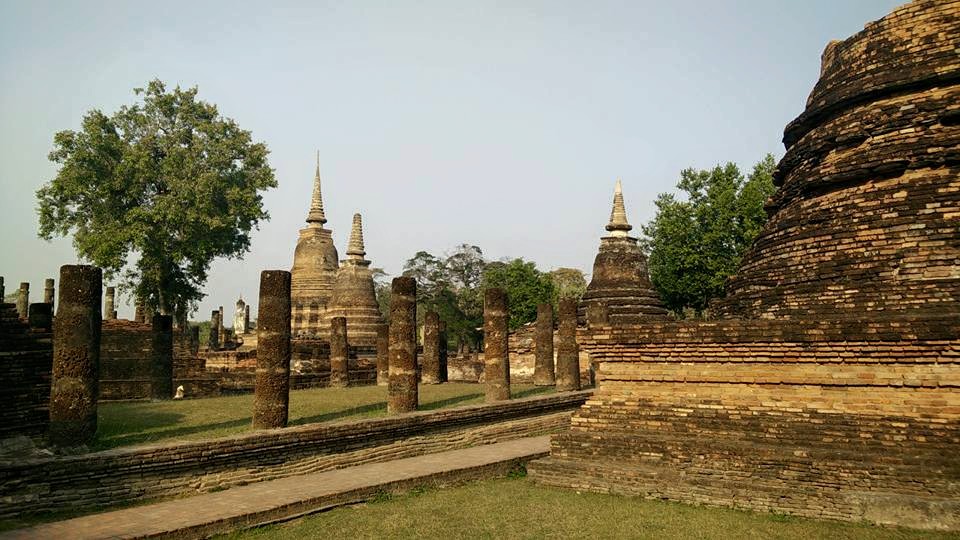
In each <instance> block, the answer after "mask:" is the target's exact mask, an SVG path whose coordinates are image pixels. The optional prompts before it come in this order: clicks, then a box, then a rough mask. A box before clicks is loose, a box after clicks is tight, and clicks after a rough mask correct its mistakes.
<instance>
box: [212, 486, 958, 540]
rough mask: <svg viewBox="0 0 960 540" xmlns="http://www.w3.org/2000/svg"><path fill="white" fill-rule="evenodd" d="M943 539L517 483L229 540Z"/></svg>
mask: <svg viewBox="0 0 960 540" xmlns="http://www.w3.org/2000/svg"><path fill="white" fill-rule="evenodd" d="M958 537H960V536H957V535H950V534H946V533H930V532H921V531H913V530H908V529H892V528H883V527H875V526H870V525H865V524H860V523H843V522H835V521H819V520H813V519H801V518H794V517H789V516H783V515H779V514H760V513H753V512H745V511H740V510H733V509H728V508H710V507H698V506H688V505H684V504H679V503H671V502H663V501H647V500H643V499H639V498H635V497H621V496H616V495H603V494H597V493H578V492H576V491H572V490H564V489H557V488H549V487H543V486H538V485H537V484H534V483H533V482H532V481H531V480H529V479H527V478H525V477H522V475H516V476H515V477H513V478H506V479H502V478H501V479H494V480H484V481H480V482H473V483H470V484H466V485H462V486H458V487H452V488H446V489H418V490H413V491H411V492H409V493H406V494H403V495H396V496H390V495H384V496H382V497H380V498H379V499H376V500H374V501H372V502H369V503H365V504H360V505H355V506H348V507H341V508H336V509H334V510H330V511H328V512H324V513H320V514H316V515H313V516H310V517H306V518H303V519H299V520H296V521H293V522H290V523H285V524H281V525H274V526H270V527H263V528H258V529H252V530H248V531H244V532H238V533H234V534H231V535H228V536H226V537H221V538H228V539H233V540H261V539H262V540H267V539H271V540H272V539H295V538H378V539H379V538H444V539H448V538H471V539H474V538H530V539H534V538H631V539H634V538H656V539H662V538H684V539H686V538H691V539H692V538H696V539H712V538H717V539H721V538H722V539H729V538H736V539H754V538H755V539H769V538H778V539H800V540H812V539H820V538H823V539H831V540H833V539H845V538H849V539H887V538H891V539H892V538H896V539H910V538H927V539H939V538H958Z"/></svg>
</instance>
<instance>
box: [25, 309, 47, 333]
mask: <svg viewBox="0 0 960 540" xmlns="http://www.w3.org/2000/svg"><path fill="white" fill-rule="evenodd" d="M27 323H28V324H29V325H30V328H33V329H35V330H41V331H44V332H49V331H50V329H51V328H52V327H53V305H52V304H48V303H46V302H43V303H40V304H30V314H29V315H28V316H27Z"/></svg>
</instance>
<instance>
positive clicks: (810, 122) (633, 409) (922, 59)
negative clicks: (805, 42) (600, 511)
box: [528, 1, 960, 529]
mask: <svg viewBox="0 0 960 540" xmlns="http://www.w3.org/2000/svg"><path fill="white" fill-rule="evenodd" d="M958 17H960V3H958V2H935V1H918V2H913V3H911V4H908V5H906V6H903V7H901V8H898V9H896V10H895V11H893V12H892V13H891V14H890V15H888V16H886V17H884V18H882V19H880V20H878V21H875V22H872V23H869V24H867V25H866V27H865V28H864V30H863V31H861V32H859V33H857V34H855V35H853V36H852V37H850V38H848V39H846V40H843V41H835V42H831V43H830V44H829V45H827V47H826V50H825V51H824V53H823V59H822V60H823V65H822V72H821V76H820V80H819V82H818V83H817V84H816V86H815V87H814V90H813V92H812V94H811V95H810V98H809V100H808V102H807V108H806V110H805V111H804V112H803V113H802V114H801V115H800V116H799V117H798V118H797V119H796V120H794V121H793V122H791V123H790V124H789V125H788V126H787V128H786V130H785V134H784V144H785V145H786V148H787V152H786V155H785V156H784V157H783V159H782V160H781V161H780V163H779V165H778V167H777V169H776V172H775V184H776V185H777V186H778V188H779V189H778V190H777V192H776V194H775V195H774V196H773V197H772V198H771V200H770V201H769V202H768V205H767V211H768V213H769V215H770V219H769V221H768V222H767V224H766V225H765V227H764V229H763V231H762V232H761V234H760V236H759V237H758V238H757V240H756V241H755V242H754V244H753V246H752V247H751V248H750V249H749V251H748V252H747V253H746V255H745V257H744V258H743V260H742V263H741V265H740V268H739V270H738V272H737V273H736V275H735V276H733V277H732V278H731V279H730V280H729V281H728V283H727V294H726V297H725V298H723V299H722V300H720V301H718V302H716V304H715V305H714V306H713V307H712V311H713V312H714V313H715V314H716V315H717V316H718V317H719V319H718V320H713V321H709V322H671V321H665V320H652V321H643V322H635V321H630V322H627V321H624V320H623V319H622V318H620V317H618V316H617V315H618V314H617V311H616V308H615V306H613V305H610V306H609V307H610V311H609V314H610V321H609V323H608V324H606V325H591V326H589V327H588V329H587V330H586V331H585V332H584V334H583V336H582V339H581V340H580V347H581V348H582V349H585V350H586V351H587V352H588V353H589V354H590V355H591V356H592V357H593V359H594V360H596V361H598V362H599V387H598V389H597V390H596V393H595V395H594V397H593V399H591V400H590V401H589V402H588V403H587V404H586V405H585V406H584V407H582V408H581V409H580V411H579V412H578V413H577V414H575V415H574V418H573V421H572V425H571V429H570V431H569V432H567V433H563V434H561V435H556V436H554V438H553V443H552V451H551V455H550V457H549V458H546V459H544V460H540V461H535V462H533V463H532V464H531V466H530V467H529V469H528V470H529V471H530V473H531V476H532V477H533V478H534V479H535V480H537V481H538V482H541V483H544V484H548V485H555V486H568V487H575V488H576V489H578V490H583V489H587V490H594V491H602V492H605V493H607V492H612V493H625V494H634V495H640V496H644V497H649V498H662V499H672V500H678V501H685V502H695V503H702V504H714V505H722V506H736V507H741V508H752V509H756V510H761V511H776V512H784V513H789V514H795V515H803V516H812V517H819V518H834V519H844V520H866V521H870V522H874V523H881V524H895V525H902V526H911V527H920V528H937V529H957V528H960V520H958V517H957V516H958V515H960V502H958V501H960V468H958V467H957V465H958V461H957V459H956V449H957V444H958V440H960V392H958V391H957V382H956V381H957V372H958V360H960V356H958V354H957V350H958V347H960V312H958V310H957V306H958V300H960V265H958V264H957V261H958V260H960V243H958V238H960V234H958V216H960V159H958V157H960V154H958V152H957V148H958V147H960V120H958V119H960V105H958V104H960V57H958V56H957V54H956V51H957V50H960V32H957V28H958V24H957V21H958ZM611 222H613V220H611ZM561 317H562V314H561Z"/></svg>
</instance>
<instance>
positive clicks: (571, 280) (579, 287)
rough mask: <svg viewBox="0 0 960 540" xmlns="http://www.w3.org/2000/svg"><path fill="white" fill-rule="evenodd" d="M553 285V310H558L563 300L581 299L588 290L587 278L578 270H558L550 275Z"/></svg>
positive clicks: (552, 271)
mask: <svg viewBox="0 0 960 540" xmlns="http://www.w3.org/2000/svg"><path fill="white" fill-rule="evenodd" d="M548 275H549V276H550V281H551V282H552V283H553V308H554V309H557V307H558V304H559V302H560V299H561V298H567V297H573V298H577V299H579V298H580V297H581V296H583V293H584V292H586V290H587V278H586V276H584V275H583V272H581V271H580V270H577V269H576V268H557V269H556V270H551V271H550V272H549V274H548Z"/></svg>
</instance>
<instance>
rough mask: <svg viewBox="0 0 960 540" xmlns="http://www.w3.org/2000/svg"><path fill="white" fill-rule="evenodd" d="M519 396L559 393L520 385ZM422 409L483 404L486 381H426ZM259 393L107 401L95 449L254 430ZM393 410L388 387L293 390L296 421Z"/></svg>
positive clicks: (515, 389)
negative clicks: (252, 421) (388, 395)
mask: <svg viewBox="0 0 960 540" xmlns="http://www.w3.org/2000/svg"><path fill="white" fill-rule="evenodd" d="M511 389H512V392H513V396H514V397H529V396H533V395H537V394H545V393H548V392H552V391H553V387H543V386H540V387H537V386H533V385H532V384H515V385H513V386H512V387H511ZM419 393H420V410H431V409H440V408H444V407H453V406H457V405H469V404H475V403H482V402H483V385H479V384H469V383H445V384H438V385H433V384H426V385H420V389H419ZM252 413H253V394H244V395H238V396H225V397H218V398H206V399H191V400H177V401H172V400H171V401H149V402H118V403H101V404H100V407H99V413H98V414H99V416H98V422H99V424H98V427H97V440H96V442H95V443H94V444H93V449H94V450H104V449H107V448H115V447H118V446H129V445H135V444H144V443H155V442H162V441H173V440H197V439H209V438H213V437H223V436H226V435H236V434H238V433H244V432H246V431H250V422H251V415H252ZM386 414H387V387H386V386H374V385H370V386H355V387H350V388H311V389H307V390H292V391H291V392H290V425H291V426H295V425H301V424H310V423H315V422H328V421H331V420H346V419H357V418H372V417H377V416H386Z"/></svg>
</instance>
